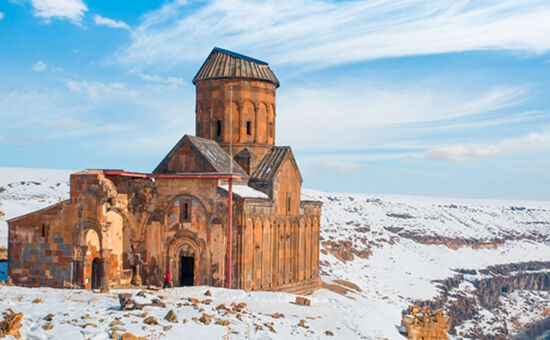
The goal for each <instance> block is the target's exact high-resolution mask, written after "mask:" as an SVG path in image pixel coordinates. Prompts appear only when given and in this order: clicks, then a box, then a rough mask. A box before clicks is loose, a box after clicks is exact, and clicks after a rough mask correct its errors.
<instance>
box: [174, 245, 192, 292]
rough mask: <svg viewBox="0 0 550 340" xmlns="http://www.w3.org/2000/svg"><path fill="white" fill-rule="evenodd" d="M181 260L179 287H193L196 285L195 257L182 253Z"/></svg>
mask: <svg viewBox="0 0 550 340" xmlns="http://www.w3.org/2000/svg"><path fill="white" fill-rule="evenodd" d="M178 255H179V256H178V258H179V273H178V274H179V275H178V277H179V286H180V287H186V286H193V285H194V284H195V256H189V255H190V254H188V253H186V252H184V251H180V253H179V254H178Z"/></svg>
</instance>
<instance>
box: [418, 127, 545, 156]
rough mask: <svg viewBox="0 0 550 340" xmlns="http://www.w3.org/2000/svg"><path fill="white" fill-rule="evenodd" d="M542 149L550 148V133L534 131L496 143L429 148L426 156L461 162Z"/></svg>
mask: <svg viewBox="0 0 550 340" xmlns="http://www.w3.org/2000/svg"><path fill="white" fill-rule="evenodd" d="M541 149H543V150H544V149H546V150H550V133H542V134H540V133H532V134H529V135H527V136H524V137H520V138H514V139H506V140H503V141H501V142H499V143H496V144H457V145H452V146H446V147H441V148H436V149H433V150H428V151H426V153H425V154H424V157H425V158H426V159H431V160H438V161H447V162H456V163H461V162H466V161H472V160H478V159H486V158H492V157H497V156H505V155H509V154H512V153H518V152H523V151H530V150H541Z"/></svg>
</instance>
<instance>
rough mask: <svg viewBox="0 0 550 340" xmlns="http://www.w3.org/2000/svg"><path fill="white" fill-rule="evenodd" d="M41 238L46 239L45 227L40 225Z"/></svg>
mask: <svg viewBox="0 0 550 340" xmlns="http://www.w3.org/2000/svg"><path fill="white" fill-rule="evenodd" d="M42 237H44V238H45V237H46V226H45V225H43V224H42Z"/></svg>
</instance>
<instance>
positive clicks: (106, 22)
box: [94, 15, 130, 31]
mask: <svg viewBox="0 0 550 340" xmlns="http://www.w3.org/2000/svg"><path fill="white" fill-rule="evenodd" d="M94 22H95V24H96V25H98V26H107V27H110V28H122V29H125V30H127V31H129V30H130V26H129V25H128V24H127V23H125V22H124V21H120V20H114V19H110V18H105V17H102V16H101V15H95V16H94Z"/></svg>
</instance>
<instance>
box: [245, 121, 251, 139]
mask: <svg viewBox="0 0 550 340" xmlns="http://www.w3.org/2000/svg"><path fill="white" fill-rule="evenodd" d="M246 134H247V135H249V136H252V122H251V121H247V122H246Z"/></svg>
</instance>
